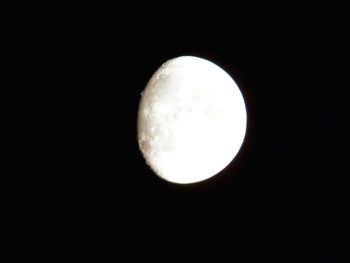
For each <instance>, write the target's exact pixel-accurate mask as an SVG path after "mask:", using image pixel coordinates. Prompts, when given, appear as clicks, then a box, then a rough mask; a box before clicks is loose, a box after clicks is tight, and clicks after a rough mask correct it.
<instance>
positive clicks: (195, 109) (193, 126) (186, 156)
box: [137, 56, 247, 184]
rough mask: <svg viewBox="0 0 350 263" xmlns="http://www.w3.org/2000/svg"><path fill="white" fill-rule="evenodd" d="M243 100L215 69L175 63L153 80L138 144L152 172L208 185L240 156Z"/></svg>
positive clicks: (197, 61) (181, 60)
mask: <svg viewBox="0 0 350 263" xmlns="http://www.w3.org/2000/svg"><path fill="white" fill-rule="evenodd" d="M246 123H247V114H246V108H245V103H244V99H243V96H242V94H241V91H240V90H239V88H238V86H237V85H236V83H235V82H234V81H233V79H232V78H231V77H230V76H229V75H228V74H227V73H226V72H225V71H224V70H223V69H221V68H220V67H219V66H217V65H215V64H214V63H212V62H210V61H208V60H205V59H202V58H198V57H192V56H183V57H178V58H174V59H171V60H169V61H167V62H166V63H164V64H163V65H162V66H161V67H160V68H159V69H158V70H157V71H156V72H155V73H154V75H153V76H152V78H151V79H150V81H149V82H148V84H147V86H146V88H145V89H144V91H143V92H142V98H141V101H140V105H139V111H138V124H137V129H138V131H137V133H138V143H139V147H140V150H141V152H142V154H143V156H144V158H145V160H146V162H147V164H148V165H149V166H150V167H151V169H152V170H153V171H154V172H155V174H157V175H158V176H160V177H161V178H163V179H165V180H167V181H169V182H173V183H179V184H188V183H195V182H199V181H202V180H205V179H208V178H210V177H212V176H214V175H216V174H217V173H219V172H220V171H221V170H223V169H224V168H225V167H226V166H227V165H228V164H229V163H230V162H231V161H232V160H233V159H234V157H235V156H236V155H237V153H238V151H239V149H240V147H241V145H242V143H243V140H244V137H245V132H246Z"/></svg>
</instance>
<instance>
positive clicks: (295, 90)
mask: <svg viewBox="0 0 350 263" xmlns="http://www.w3.org/2000/svg"><path fill="white" fill-rule="evenodd" d="M280 15H281V17H283V14H280ZM88 16H89V15H88ZM216 16H218V17H220V15H219V14H216ZM146 17H147V16H146ZM169 17H170V16H169ZM291 17H292V18H293V19H290V23H288V24H286V25H284V24H280V25H279V26H277V25H278V24H279V23H278V21H279V20H272V23H271V24H270V23H260V22H261V21H264V20H259V19H255V20H252V19H248V18H246V20H244V19H242V20H240V21H241V22H240V23H236V22H233V21H231V17H230V16H227V15H226V16H225V15H223V22H222V23H223V24H220V22H221V20H220V22H218V25H217V26H214V25H212V27H207V26H206V24H202V23H200V22H201V20H198V21H197V22H196V23H190V25H191V27H190V26H181V27H180V26H179V25H177V24H176V23H175V24H174V25H173V27H170V26H169V27H166V30H165V29H164V27H161V28H154V27H151V26H148V25H144V24H143V22H144V21H147V18H145V20H142V19H140V20H137V22H136V24H135V25H134V24H133V23H131V22H130V21H129V20H123V19H121V20H120V21H119V20H117V22H116V21H114V18H113V16H108V17H107V18H110V20H111V21H108V22H104V19H105V17H104V16H102V15H100V16H98V18H99V19H97V20H94V19H90V20H89V21H91V22H89V23H87V22H85V20H79V21H78V22H75V23H73V24H74V25H71V24H69V25H67V26H65V28H67V29H66V30H60V31H59V32H60V33H57V34H56V33H55V34H52V35H50V34H48V35H46V34H44V35H43V34H42V32H41V31H40V32H39V35H40V36H41V37H42V36H44V37H43V39H44V40H43V41H41V42H40V43H39V44H37V46H36V48H38V49H40V52H42V55H41V56H42V59H41V60H40V61H37V58H36V54H37V53H31V54H32V56H33V58H32V60H29V61H37V63H39V64H40V67H42V68H43V69H42V71H38V70H36V72H37V74H38V72H39V73H40V76H44V77H43V78H42V79H43V80H41V81H42V83H41V84H42V85H43V86H45V87H47V88H45V89H44V92H40V93H39V92H38V94H37V95H36V97H37V99H39V100H40V101H41V103H44V104H45V107H39V106H36V105H37V104H35V105H34V106H35V107H37V108H38V112H40V114H43V115H44V120H45V121H40V123H41V125H44V128H43V129H41V130H40V133H39V137H41V138H44V139H43V141H44V144H45V146H43V150H40V151H41V152H42V153H43V154H44V157H42V159H40V163H42V164H43V165H42V166H40V169H38V170H35V171H37V173H39V172H40V174H41V173H44V174H45V176H38V177H35V176H34V177H28V178H27V179H25V182H27V183H24V184H25V185H26V184H28V185H29V184H33V185H35V188H37V189H38V191H34V190H31V193H30V194H28V196H29V197H30V198H28V199H26V198H25V199H23V201H22V202H23V204H22V206H23V207H26V209H28V210H23V211H29V212H23V213H22V214H23V215H25V217H26V218H30V216H32V217H33V218H36V216H37V215H42V216H40V217H39V219H38V220H37V221H36V224H38V222H39V225H40V224H42V225H45V227H42V229H44V230H45V231H43V232H45V233H44V234H43V235H41V236H40V237H41V238H42V239H43V240H53V239H55V240H57V242H58V243H60V244H61V245H62V244H64V246H63V247H66V248H67V247H69V249H68V250H72V251H73V252H75V254H76V255H89V253H93V251H94V250H95V249H96V250H97V247H99V248H100V249H99V250H98V251H99V252H98V253H96V254H98V255H97V257H98V258H99V257H101V258H102V257H106V258H108V259H113V260H114V261H118V262H119V261H120V262H124V261H123V260H122V258H123V257H124V256H126V257H127V258H128V259H130V261H131V260H132V259H134V258H139V257H141V258H144V260H145V261H148V260H153V259H154V260H155V259H160V260H162V262H164V261H167V258H168V257H169V258H173V257H176V258H179V260H181V262H187V261H189V260H190V259H191V260H194V261H195V262H197V261H200V260H208V261H213V262H222V260H221V259H222V258H225V259H228V260H233V259H235V258H236V257H235V256H236V254H243V256H247V257H248V258H250V257H256V258H265V257H264V256H263V255H265V256H266V255H268V256H275V257H276V255H277V254H278V253H280V254H282V257H281V262H284V261H285V260H283V259H290V258H291V257H295V256H296V255H301V254H304V253H306V254H307V255H308V258H309V259H310V260H311V261H313V262H328V261H327V260H331V261H329V262H336V261H335V259H336V258H339V253H338V250H339V248H341V247H342V242H340V240H341V239H342V236H343V235H344V234H343V233H344V225H345V224H344V220H345V219H344V215H345V209H346V205H345V201H344V200H345V193H346V191H345V190H344V186H345V172H344V170H342V168H341V164H344V159H345V156H346V155H345V154H344V153H343V147H344V146H343V145H344V141H343V139H342V137H341V134H340V131H341V129H340V124H342V123H346V121H347V118H346V117H342V116H341V113H344V112H345V105H346V104H344V103H343V102H342V101H343V100H342V99H343V98H346V97H344V95H343V93H344V90H346V84H347V81H345V80H344V79H345V78H344V77H345V76H346V74H347V73H346V72H345V69H344V67H343V66H342V63H343V61H345V57H346V53H347V52H346V50H347V48H346V45H345V42H344V41H343V33H342V32H343V31H342V30H341V28H340V27H336V26H333V25H332V26H333V27H332V26H331V24H330V23H328V22H327V21H326V20H322V21H323V22H324V21H325V22H324V23H321V24H319V23H316V21H315V20H312V19H311V20H310V21H311V22H310V21H309V22H308V23H302V22H300V21H299V22H300V23H299V24H296V22H295V21H298V19H296V18H295V16H294V15H293V16H291ZM306 17H307V16H306ZM156 19H159V20H161V17H158V16H156ZM304 19H305V18H304ZM113 21H114V23H112V22H113ZM206 21H208V20H206ZM248 21H249V22H250V23H249V25H248ZM109 22H111V23H109ZM158 22H159V21H158ZM208 24H211V23H208ZM215 25H216V24H215ZM222 25H225V27H222ZM271 25H274V28H273V29H272V28H271ZM58 28H61V24H59V25H58ZM218 28H220V29H218ZM238 29H240V30H239V31H238ZM56 30H57V29H54V27H51V26H49V27H48V30H46V31H45V30H44V31H43V32H58V31H56ZM32 34H33V33H30V34H29V36H30V37H29V38H28V39H30V38H31V37H33V36H32ZM58 34H62V35H63V37H58ZM28 46H29V44H28ZM29 50H31V49H29ZM33 54H34V55H33ZM182 55H191V56H199V57H202V58H205V59H208V60H210V61H212V62H214V63H215V64H217V65H219V66H220V67H222V68H223V69H224V70H225V71H226V72H228V73H229V74H230V75H231V76H232V78H233V79H234V80H235V82H236V83H237V84H238V86H239V88H240V90H241V92H242V94H243V97H244V99H245V102H246V107H247V113H248V126H247V134H246V139H245V141H244V143H243V145H242V148H241V150H240V152H239V154H238V155H237V156H236V158H235V159H234V161H233V162H232V163H231V164H230V165H229V166H227V167H226V168H225V169H224V170H223V171H221V172H220V173H219V174H218V175H216V176H214V177H212V178H211V179H209V180H206V181H204V182H200V183H197V184H191V185H177V184H172V183H168V182H166V181H164V180H161V179H159V178H158V177H157V176H156V175H155V174H154V173H153V172H152V171H151V169H150V168H149V167H148V166H147V165H146V164H145V161H144V159H143V157H142V154H141V152H140V151H139V149H138V144H137V130H136V128H137V127H136V120H137V110H138V105H139V101H140V98H141V96H140V93H141V92H142V90H143V89H144V88H145V86H146V84H147V82H148V80H149V79H150V78H151V76H152V74H153V73H154V72H155V70H157V69H158V68H159V67H160V66H161V64H162V63H164V62H166V61H167V60H168V59H171V58H174V57H177V56H182ZM52 64H53V65H54V66H51V65H52ZM33 83H37V82H33ZM33 85H34V84H33ZM50 107H52V108H54V110H53V111H52V112H51V111H46V110H45V109H47V108H50ZM32 126H33V124H29V125H28V127H32ZM203 143H205V142H203ZM52 150H54V154H52V155H51V154H48V153H49V152H50V151H52ZM32 200H36V201H32ZM34 207H36V208H34ZM28 222H29V219H28ZM27 224H28V227H29V226H31V225H30V224H29V223H27ZM25 228H27V227H25ZM29 228H30V227H29ZM31 229H34V228H33V227H32V228H31ZM33 236H35V231H34V230H33ZM29 237H31V236H30V235H29ZM28 240H29V241H30V238H29V239H28ZM29 241H28V242H29ZM47 244H49V242H47ZM60 248H61V247H60V246H58V247H57V246H55V247H53V251H55V252H53V253H54V254H53V253H50V254H51V257H52V255H56V254H57V255H60V254H61V252H62V253H63V251H66V249H63V248H62V251H61V250H60ZM87 248H92V250H91V251H90V252H89V251H86V250H89V249H87ZM60 251H61V252H60ZM100 251H102V252H100ZM159 251H162V252H159ZM164 255H165V257H164ZM78 257H79V256H78ZM300 257H301V256H300ZM300 257H299V256H296V258H300Z"/></svg>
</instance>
